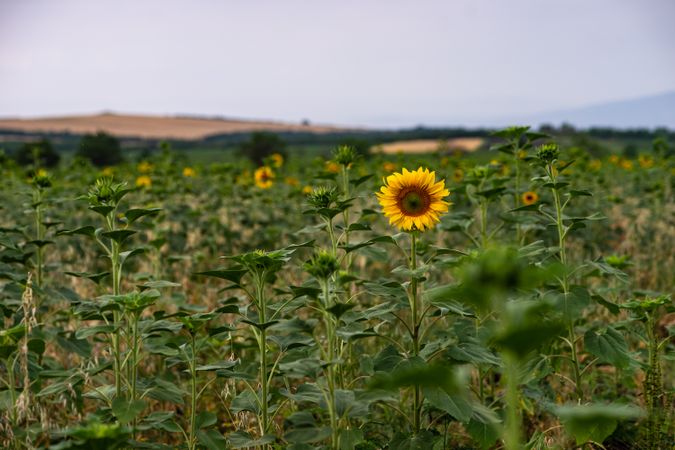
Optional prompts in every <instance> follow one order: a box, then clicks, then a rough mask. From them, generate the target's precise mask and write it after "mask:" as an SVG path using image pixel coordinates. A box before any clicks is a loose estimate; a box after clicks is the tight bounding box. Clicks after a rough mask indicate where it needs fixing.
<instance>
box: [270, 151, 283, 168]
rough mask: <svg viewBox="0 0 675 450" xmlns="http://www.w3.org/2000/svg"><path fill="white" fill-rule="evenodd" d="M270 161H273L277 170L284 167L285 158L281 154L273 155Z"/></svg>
mask: <svg viewBox="0 0 675 450" xmlns="http://www.w3.org/2000/svg"><path fill="white" fill-rule="evenodd" d="M270 159H271V160H272V165H273V166H274V167H276V168H279V167H281V166H283V165H284V156H283V155H282V154H281V153H272V154H271V155H270Z"/></svg>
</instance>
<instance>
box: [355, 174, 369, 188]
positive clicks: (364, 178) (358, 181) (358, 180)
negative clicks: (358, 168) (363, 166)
mask: <svg viewBox="0 0 675 450" xmlns="http://www.w3.org/2000/svg"><path fill="white" fill-rule="evenodd" d="M372 177H373V174H368V175H364V176H362V177H360V178H356V179H353V180H349V182H350V183H351V184H352V185H354V187H357V186H359V185H361V184H363V183H365V182H366V181H368V180H369V179H371V178H372Z"/></svg>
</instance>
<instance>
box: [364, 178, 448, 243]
mask: <svg viewBox="0 0 675 450" xmlns="http://www.w3.org/2000/svg"><path fill="white" fill-rule="evenodd" d="M375 195H377V199H378V201H379V202H380V205H381V206H382V211H383V212H384V215H385V216H387V217H388V218H389V223H390V224H392V225H395V226H397V227H398V228H400V229H402V230H405V231H412V230H421V231H424V230H426V229H429V228H433V227H434V225H435V224H436V223H437V222H439V216H440V215H441V214H442V213H446V212H448V206H450V203H449V202H446V201H444V200H443V198H444V197H447V196H448V195H450V193H449V192H448V190H447V189H446V188H445V180H441V181H439V182H436V172H429V169H422V168H421V167H420V168H419V169H417V170H414V171H412V172H410V171H408V170H407V169H403V171H402V173H398V172H396V173H394V174H392V175H389V176H388V177H387V178H386V179H385V181H384V186H382V188H381V189H380V192H377V193H376V194H375Z"/></svg>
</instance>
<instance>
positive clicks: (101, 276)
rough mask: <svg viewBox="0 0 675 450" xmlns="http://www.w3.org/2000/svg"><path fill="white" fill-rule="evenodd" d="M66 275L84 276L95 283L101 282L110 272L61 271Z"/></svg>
mask: <svg viewBox="0 0 675 450" xmlns="http://www.w3.org/2000/svg"><path fill="white" fill-rule="evenodd" d="M63 273H65V274H66V275H70V276H71V277H77V278H86V279H88V280H91V281H93V282H94V283H96V284H101V281H102V280H103V279H104V278H105V277H107V276H108V275H110V272H99V273H88V272H63Z"/></svg>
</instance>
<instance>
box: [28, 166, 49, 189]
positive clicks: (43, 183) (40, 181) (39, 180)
mask: <svg viewBox="0 0 675 450" xmlns="http://www.w3.org/2000/svg"><path fill="white" fill-rule="evenodd" d="M30 182H31V183H33V185H35V186H37V187H38V188H39V189H45V188H48V187H51V185H52V177H51V176H50V175H49V173H47V171H46V170H45V169H38V170H37V171H36V172H35V174H34V175H33V177H32V178H31V179H30Z"/></svg>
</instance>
